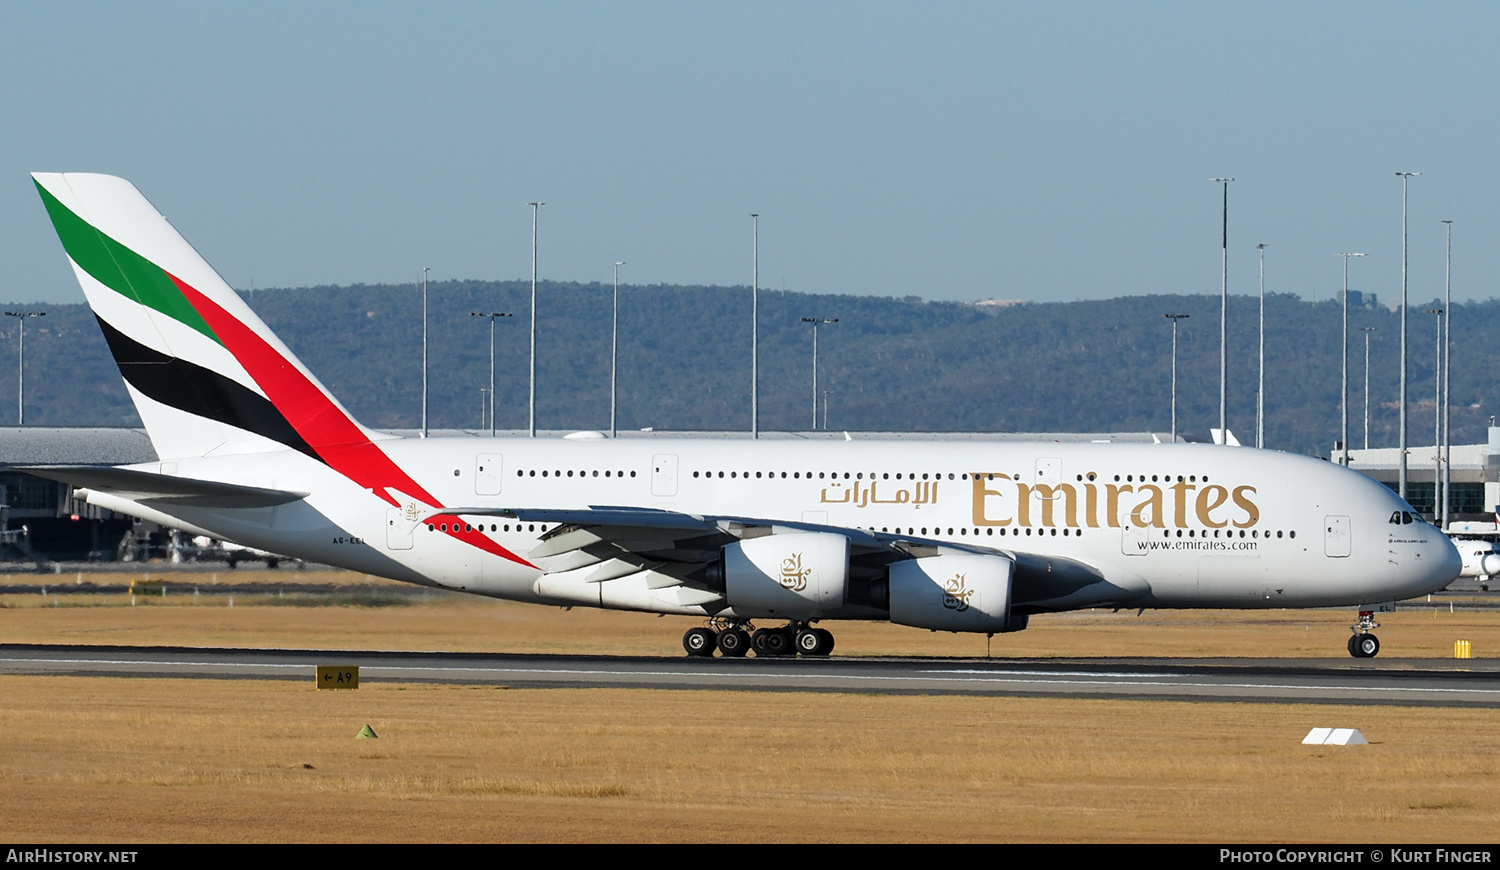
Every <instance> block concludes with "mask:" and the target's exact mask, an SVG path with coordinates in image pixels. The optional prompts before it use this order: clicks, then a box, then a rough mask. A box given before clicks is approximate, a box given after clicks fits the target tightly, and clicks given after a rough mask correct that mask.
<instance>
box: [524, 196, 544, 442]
mask: <svg viewBox="0 0 1500 870" xmlns="http://www.w3.org/2000/svg"><path fill="white" fill-rule="evenodd" d="M526 204H527V205H529V206H531V395H530V399H529V400H528V402H527V405H528V407H529V408H530V411H529V417H530V419H531V423H530V428H531V437H533V438H535V437H536V214H537V210H538V209H540V208H541V207H542V206H544V205H546V203H545V202H528V203H526Z"/></svg>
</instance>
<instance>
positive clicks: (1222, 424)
mask: <svg viewBox="0 0 1500 870" xmlns="http://www.w3.org/2000/svg"><path fill="white" fill-rule="evenodd" d="M1233 180H1234V179H1233V178H1210V179H1209V181H1212V182H1214V183H1215V184H1222V185H1224V220H1223V243H1222V246H1221V247H1222V250H1223V271H1222V275H1221V277H1220V279H1219V289H1220V292H1221V294H1222V297H1223V299H1222V301H1221V302H1220V303H1219V441H1220V443H1222V444H1225V445H1227V444H1229V182H1231V181H1233Z"/></svg>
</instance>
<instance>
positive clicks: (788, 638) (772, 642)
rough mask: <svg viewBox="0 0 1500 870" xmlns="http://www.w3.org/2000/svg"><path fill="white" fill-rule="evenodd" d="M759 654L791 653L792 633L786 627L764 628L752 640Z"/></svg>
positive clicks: (780, 654) (778, 654)
mask: <svg viewBox="0 0 1500 870" xmlns="http://www.w3.org/2000/svg"><path fill="white" fill-rule="evenodd" d="M750 643H751V646H752V647H753V648H754V649H755V654H756V655H758V656H784V655H791V654H792V653H793V652H794V650H793V649H792V633H791V632H789V631H787V630H786V629H784V628H763V629H761V630H760V631H757V632H756V633H755V637H754V638H753V639H752V640H751V641H750Z"/></svg>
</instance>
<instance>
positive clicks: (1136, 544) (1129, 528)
mask: <svg viewBox="0 0 1500 870" xmlns="http://www.w3.org/2000/svg"><path fill="white" fill-rule="evenodd" d="M1150 533H1151V528H1150V527H1149V526H1147V527H1146V528H1141V527H1140V526H1137V525H1136V524H1135V523H1134V522H1131V519H1130V511H1128V510H1122V511H1120V552H1121V553H1124V554H1125V555H1127V556H1144V555H1146V548H1147V547H1149V546H1150V544H1149V543H1147V536H1148V535H1149V534H1150Z"/></svg>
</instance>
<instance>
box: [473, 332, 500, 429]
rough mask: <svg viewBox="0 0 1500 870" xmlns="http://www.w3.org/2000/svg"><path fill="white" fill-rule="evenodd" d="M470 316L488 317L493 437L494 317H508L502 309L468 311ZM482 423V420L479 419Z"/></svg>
mask: <svg viewBox="0 0 1500 870" xmlns="http://www.w3.org/2000/svg"><path fill="white" fill-rule="evenodd" d="M469 316H470V317H488V318H489V319H490V437H491V438H494V437H495V318H497V317H510V315H509V314H507V313H505V312H503V311H470V312H469ZM479 425H480V426H483V425H484V420H483V419H481V420H480V421H479Z"/></svg>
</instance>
